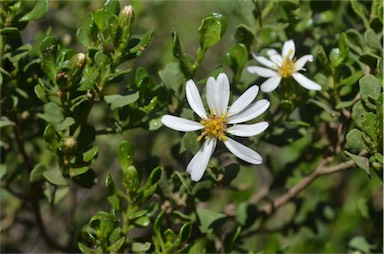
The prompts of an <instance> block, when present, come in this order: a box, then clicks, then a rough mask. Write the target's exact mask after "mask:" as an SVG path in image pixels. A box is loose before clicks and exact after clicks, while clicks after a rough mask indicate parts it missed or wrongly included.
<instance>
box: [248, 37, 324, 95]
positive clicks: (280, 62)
mask: <svg viewBox="0 0 384 254" xmlns="http://www.w3.org/2000/svg"><path fill="white" fill-rule="evenodd" d="M295 51H296V49H295V43H294V42H293V40H289V41H286V42H285V43H284V45H283V50H282V54H281V55H280V54H279V53H277V51H276V50H274V49H269V50H268V51H267V55H268V56H269V59H270V60H268V59H267V58H265V57H263V56H261V55H258V54H254V53H252V56H253V57H254V58H255V59H256V60H257V61H258V62H259V63H261V64H262V65H264V66H266V67H268V68H269V69H268V68H264V67H259V66H250V67H248V68H247V70H248V71H249V72H250V73H254V74H257V75H259V76H260V77H263V78H268V79H267V80H266V81H265V82H264V83H263V84H261V87H260V88H261V91H263V92H266V93H268V92H272V91H273V90H275V89H276V88H277V87H278V86H279V84H280V81H281V79H285V78H290V77H293V78H294V79H295V80H296V81H297V82H298V83H299V84H300V85H301V86H302V87H304V88H306V89H308V90H321V86H320V85H319V84H317V83H316V82H313V81H312V80H310V79H308V78H307V77H305V76H304V75H303V74H301V73H299V71H301V70H303V71H305V68H303V67H304V65H305V64H306V63H307V62H308V61H309V62H312V61H313V56H312V55H305V56H302V57H301V58H299V59H298V60H297V61H296V59H294V56H295Z"/></svg>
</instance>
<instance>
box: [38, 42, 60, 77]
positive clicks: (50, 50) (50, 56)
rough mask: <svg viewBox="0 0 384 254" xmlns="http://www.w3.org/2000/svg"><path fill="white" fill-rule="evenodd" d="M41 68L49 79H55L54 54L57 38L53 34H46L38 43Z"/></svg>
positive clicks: (55, 54)
mask: <svg viewBox="0 0 384 254" xmlns="http://www.w3.org/2000/svg"><path fill="white" fill-rule="evenodd" d="M40 52H41V56H42V59H41V68H42V69H43V71H44V72H45V74H47V75H48V77H49V79H50V80H52V81H53V80H56V69H57V65H56V56H57V40H56V38H55V37H53V36H47V37H46V38H45V39H44V40H43V41H42V42H41V44H40Z"/></svg>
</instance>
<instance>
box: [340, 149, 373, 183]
mask: <svg viewBox="0 0 384 254" xmlns="http://www.w3.org/2000/svg"><path fill="white" fill-rule="evenodd" d="M344 153H345V154H346V155H348V156H349V157H350V158H351V159H352V160H353V161H354V162H355V163H356V165H357V166H358V167H359V168H361V169H363V170H364V171H365V172H366V173H367V174H368V176H369V177H370V176H371V172H370V170H369V160H368V159H367V158H366V157H363V156H360V155H356V154H353V153H350V152H348V151H344Z"/></svg>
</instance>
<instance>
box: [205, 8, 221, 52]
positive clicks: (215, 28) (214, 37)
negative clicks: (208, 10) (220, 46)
mask: <svg viewBox="0 0 384 254" xmlns="http://www.w3.org/2000/svg"><path fill="white" fill-rule="evenodd" d="M226 29H227V21H226V19H225V17H224V16H223V15H221V14H219V13H212V14H211V15H209V16H208V17H206V18H205V19H204V20H203V21H202V22H201V25H200V27H199V42H200V48H201V49H202V51H206V50H207V49H208V48H210V47H212V46H213V45H215V44H216V43H218V42H219V41H220V39H221V37H222V36H223V35H224V33H225V31H226Z"/></svg>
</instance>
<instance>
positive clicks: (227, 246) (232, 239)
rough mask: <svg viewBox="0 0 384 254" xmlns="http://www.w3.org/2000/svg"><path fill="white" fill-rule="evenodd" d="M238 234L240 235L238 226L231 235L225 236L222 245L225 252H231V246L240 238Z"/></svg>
mask: <svg viewBox="0 0 384 254" xmlns="http://www.w3.org/2000/svg"><path fill="white" fill-rule="evenodd" d="M240 233H241V226H238V227H237V228H236V230H234V231H232V232H231V233H229V234H228V235H226V237H225V241H224V244H225V250H226V251H227V252H229V251H230V250H232V248H233V246H234V245H235V243H236V241H237V239H238V238H239V236H240Z"/></svg>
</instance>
